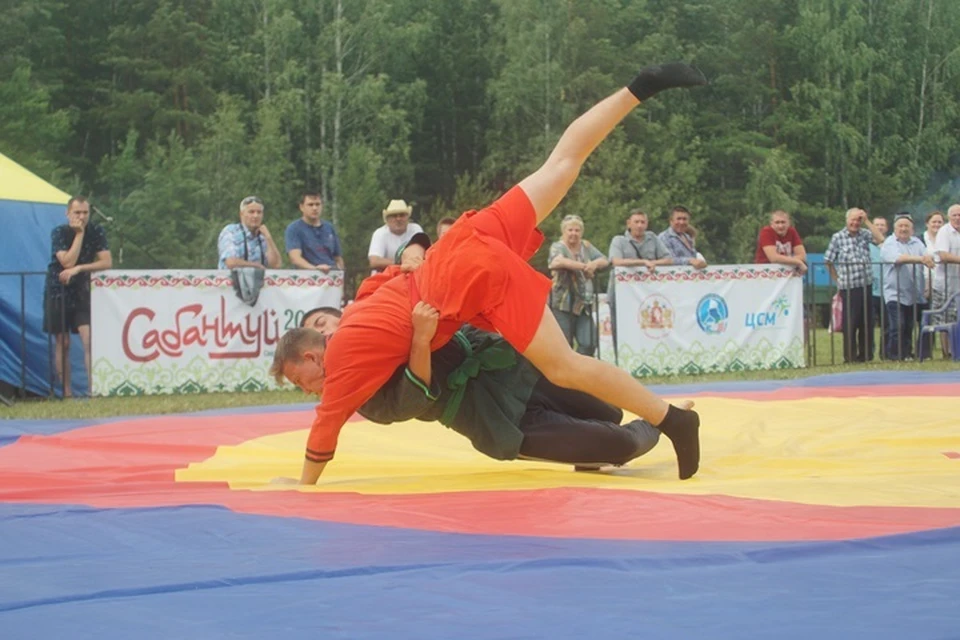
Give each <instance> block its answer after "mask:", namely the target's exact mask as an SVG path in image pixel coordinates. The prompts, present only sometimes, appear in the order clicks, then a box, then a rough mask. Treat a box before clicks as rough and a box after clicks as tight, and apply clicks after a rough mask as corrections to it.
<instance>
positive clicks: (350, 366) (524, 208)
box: [307, 187, 550, 462]
mask: <svg viewBox="0 0 960 640" xmlns="http://www.w3.org/2000/svg"><path fill="white" fill-rule="evenodd" d="M542 238H543V236H542V235H541V234H540V233H539V231H537V229H536V215H535V213H534V211H533V205H532V204H531V203H530V200H529V199H528V198H527V196H526V194H525V193H523V191H522V190H521V189H520V188H519V187H515V188H513V189H511V190H510V191H509V192H508V193H506V194H505V195H504V196H503V197H501V198H500V199H499V200H497V202H495V203H494V204H493V205H491V206H490V207H488V208H487V209H484V210H483V211H481V212H479V213H477V212H468V213H466V214H464V215H462V216H461V217H460V219H459V220H458V221H457V223H456V224H454V225H453V227H451V229H450V230H449V231H448V232H447V233H446V234H445V235H444V236H443V238H442V239H441V240H439V241H438V242H437V243H436V244H435V245H434V246H433V247H431V248H430V250H429V251H427V254H426V258H425V260H424V263H423V265H422V266H421V267H420V268H419V269H418V270H417V271H416V272H415V275H411V274H409V273H402V272H401V271H400V268H399V267H397V266H391V267H388V268H387V269H386V270H385V271H384V272H383V273H380V274H376V275H373V276H371V277H370V278H368V279H367V280H365V281H364V283H363V284H362V285H361V287H360V290H359V291H358V292H357V301H356V302H354V303H353V304H352V305H350V306H349V307H347V309H346V310H345V311H344V314H343V318H342V319H341V320H340V327H339V328H338V329H337V332H336V333H335V334H334V335H333V336H332V337H331V338H330V340H329V341H328V343H327V350H326V353H325V354H324V358H323V362H324V367H325V369H326V374H327V375H326V380H325V381H324V388H323V395H322V398H321V402H320V404H319V405H317V416H316V418H315V420H314V422H313V426H312V427H311V429H310V436H309V438H308V440H307V459H308V460H311V461H313V462H326V461H328V460H330V459H332V458H333V455H334V452H335V450H336V448H337V438H338V437H339V435H340V430H341V429H342V428H343V425H344V424H345V423H346V422H347V420H349V419H350V416H352V415H353V414H354V412H356V411H357V409H359V408H360V407H361V406H362V405H363V403H365V402H366V401H367V400H369V399H370V398H372V397H373V394H374V393H376V392H377V390H378V389H379V388H380V387H382V386H383V385H384V384H386V382H387V381H388V380H389V379H390V376H391V375H393V372H394V371H396V369H397V367H399V366H401V365H403V364H404V363H406V362H407V360H408V359H409V356H410V344H411V342H412V340H413V320H412V317H411V310H412V309H413V305H414V303H415V301H416V300H420V299H423V300H424V301H426V302H428V303H430V304H431V305H432V306H433V307H434V308H436V309H437V310H438V312H439V313H440V324H439V326H438V327H437V333H436V335H435V336H434V337H433V340H432V341H431V343H430V347H431V350H433V351H435V350H437V349H439V348H440V347H442V346H443V345H444V344H446V343H447V342H448V341H449V340H450V338H451V337H453V334H454V333H455V332H456V331H457V329H459V328H460V325H462V324H463V323H465V322H469V323H470V324H472V325H474V326H476V327H478V328H481V329H485V330H488V331H496V330H498V329H499V330H500V333H501V334H502V335H503V337H504V338H505V339H506V340H507V341H508V342H510V343H511V344H512V345H513V346H514V348H516V349H517V350H518V351H520V352H521V353H522V352H523V351H524V350H525V349H526V347H527V345H528V344H529V342H530V340H531V339H532V338H533V335H534V333H535V332H536V329H537V327H538V326H539V323H540V319H541V317H542V315H543V312H544V309H545V308H546V298H547V296H548V295H549V292H550V281H549V280H548V279H547V278H546V277H544V276H543V275H542V274H539V273H537V272H536V271H534V270H533V269H532V268H531V267H530V265H528V264H527V263H526V260H527V259H528V258H529V257H530V256H531V255H532V254H533V253H534V252H535V251H536V249H537V247H538V246H539V243H540V241H542Z"/></svg>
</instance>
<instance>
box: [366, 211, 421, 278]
mask: <svg viewBox="0 0 960 640" xmlns="http://www.w3.org/2000/svg"><path fill="white" fill-rule="evenodd" d="M412 213H413V207H411V206H409V205H407V203H406V201H404V200H391V201H390V204H388V205H387V208H386V209H384V210H383V223H384V224H383V226H382V227H380V228H379V229H377V230H376V231H374V232H373V237H372V238H370V250H369V251H367V256H368V257H369V259H370V267H371V268H373V269H376V270H378V271H379V270H380V269H384V268H386V267H389V266H390V265H392V264H393V257H394V256H395V255H396V253H397V249H399V248H400V246H401V245H403V244H406V243H407V242H409V241H410V238H412V237H413V235H414V234H415V233H422V232H423V228H422V227H421V226H420V225H418V224H417V223H416V222H410V214H412Z"/></svg>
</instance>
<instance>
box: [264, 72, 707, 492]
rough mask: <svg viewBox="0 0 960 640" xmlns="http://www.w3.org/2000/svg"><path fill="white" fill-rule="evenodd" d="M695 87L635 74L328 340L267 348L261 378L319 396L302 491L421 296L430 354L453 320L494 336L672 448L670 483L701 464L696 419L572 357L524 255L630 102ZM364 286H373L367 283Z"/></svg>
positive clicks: (408, 331)
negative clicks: (434, 316) (270, 357)
mask: <svg viewBox="0 0 960 640" xmlns="http://www.w3.org/2000/svg"><path fill="white" fill-rule="evenodd" d="M703 84H706V80H705V79H704V77H703V74H701V73H700V71H698V70H697V69H695V68H693V67H690V66H688V65H685V64H681V63H673V64H664V65H656V66H652V67H647V68H645V69H643V70H641V71H640V73H639V74H638V75H637V77H636V78H635V79H634V80H633V82H632V83H631V84H630V86H629V87H626V88H624V89H621V90H620V91H618V92H616V93H614V94H613V95H611V96H609V97H608V98H606V99H604V100H602V101H601V102H599V103H597V104H596V105H594V106H593V107H592V108H591V109H590V110H588V111H587V112H586V113H585V114H583V115H581V116H580V117H579V118H577V119H576V120H575V121H574V122H573V123H572V124H571V125H570V126H569V127H568V128H567V129H566V131H565V132H564V134H563V135H562V136H561V138H560V140H559V141H558V142H557V146H556V147H554V149H553V152H552V153H551V154H550V156H549V157H548V158H547V160H546V162H544V164H543V165H542V166H541V167H540V168H539V169H538V170H537V171H535V172H534V173H533V174H531V175H529V176H527V177H526V178H524V179H523V180H522V181H521V182H520V183H519V184H518V185H517V186H515V187H513V188H512V189H511V190H510V191H508V192H507V193H506V194H505V195H503V196H502V197H501V198H500V199H499V200H497V201H496V202H495V203H493V204H492V205H490V206H489V207H487V208H486V209H483V210H482V211H479V212H477V211H469V212H467V213H465V214H463V215H462V216H461V217H460V218H459V219H458V220H457V222H456V223H455V224H454V225H453V227H451V228H450V230H449V231H448V232H447V233H446V234H444V236H443V237H442V238H441V239H440V240H438V241H437V243H436V244H434V245H433V246H432V247H431V248H430V250H429V251H427V253H426V256H425V258H424V261H423V264H422V265H420V266H419V268H417V269H416V270H415V271H412V272H410V271H404V267H402V266H391V267H388V269H387V270H386V271H384V273H383V274H380V275H379V276H375V277H374V278H371V279H370V280H368V282H366V283H365V286H363V287H361V290H360V291H358V295H357V301H356V302H354V304H352V305H350V306H349V307H348V308H347V309H346V310H345V312H344V314H343V318H342V319H341V322H340V327H339V329H338V330H337V333H336V334H335V335H334V336H332V337H331V338H330V339H329V340H328V341H327V342H326V344H324V345H320V346H317V345H316V342H315V336H314V335H313V332H312V331H309V330H299V329H295V330H293V331H291V332H289V333H288V334H286V335H285V336H284V337H283V338H282V339H281V340H280V342H279V343H278V344H277V350H276V353H275V355H274V361H273V365H272V366H271V373H273V375H274V376H276V377H277V378H278V380H282V379H283V378H286V379H288V380H290V381H291V382H292V383H294V384H295V385H297V386H298V387H300V388H301V389H304V390H305V391H308V392H312V393H318V394H321V396H322V399H321V403H320V404H319V405H317V416H316V419H315V420H314V423H313V426H312V427H311V429H310V435H309V437H308V440H307V453H306V460H305V461H304V465H303V472H302V473H301V476H300V483H301V484H315V483H316V481H317V480H318V479H319V477H320V474H321V473H322V472H323V470H324V468H325V467H326V465H327V463H328V462H329V461H330V460H332V459H333V456H334V453H335V450H336V446H337V440H338V437H339V434H340V430H341V429H342V428H343V425H344V424H345V423H346V422H347V420H348V419H349V418H350V416H351V415H353V413H354V412H356V410H357V409H358V408H359V407H360V406H361V405H362V404H363V403H364V402H366V401H367V400H369V399H370V398H371V397H372V396H373V394H374V393H375V392H376V391H377V389H379V388H380V387H381V386H383V385H384V384H385V383H386V382H387V380H388V379H389V378H390V377H391V375H392V374H393V372H394V371H395V370H396V369H397V367H398V366H400V365H402V364H404V363H405V362H406V361H407V358H408V356H409V354H410V353H411V342H412V340H413V325H412V316H411V309H412V308H413V307H414V305H416V303H417V302H419V301H421V300H422V301H424V302H426V303H428V304H429V305H430V306H432V307H433V308H434V309H436V310H437V311H438V313H439V317H440V321H439V325H438V327H437V331H436V334H435V335H434V338H433V340H432V341H431V343H430V349H431V350H436V349H438V348H440V347H441V346H443V345H444V344H445V343H446V342H447V341H448V340H450V338H451V337H452V336H453V334H454V333H455V332H456V330H457V329H458V328H459V327H460V325H461V324H464V323H469V324H472V325H474V326H476V327H478V328H480V329H484V330H488V331H493V332H497V333H499V334H500V335H502V336H503V338H504V339H505V340H506V341H507V342H509V343H510V344H511V345H512V346H513V347H514V348H515V349H516V350H517V351H518V352H519V353H521V354H523V355H524V356H525V357H526V358H527V359H528V360H529V361H530V362H531V363H533V365H534V366H535V367H536V368H537V369H539V370H540V372H541V373H543V375H544V376H545V377H546V378H547V379H548V380H550V381H551V382H553V383H554V384H556V385H557V386H560V387H564V388H569V389H577V390H579V391H583V392H585V393H588V394H590V395H592V396H594V397H596V398H600V399H601V400H604V401H605V402H607V403H609V404H612V405H614V406H616V407H619V408H623V409H626V410H627V411H630V412H632V413H634V414H636V415H638V416H639V417H641V418H643V419H645V420H647V421H648V422H649V423H650V424H652V425H653V426H655V427H656V428H658V429H659V430H660V431H661V432H662V433H663V434H664V435H665V436H667V437H668V438H669V439H670V441H671V442H672V444H673V446H674V450H675V451H676V453H677V461H678V466H679V475H680V478H681V479H686V478H689V477H691V476H692V475H693V474H695V473H696V472H697V469H698V468H699V463H700V440H699V427H700V419H699V416H698V415H697V414H696V412H694V411H690V410H685V409H681V408H678V407H676V406H673V405H669V404H667V403H666V402H664V401H663V400H662V399H661V398H659V397H658V396H656V395H655V394H653V393H651V392H650V391H649V390H648V389H646V388H645V387H644V386H643V385H641V384H640V383H639V382H637V381H636V380H634V379H633V377H632V376H631V375H630V374H629V373H627V372H626V371H623V370H621V369H618V368H616V367H614V366H613V365H611V364H608V363H605V362H601V361H600V360H596V359H594V358H590V357H586V356H582V355H579V354H577V353H576V352H574V351H573V350H572V349H571V348H570V346H569V344H568V343H567V342H566V339H565V338H564V336H563V333H562V331H561V330H560V327H559V325H558V324H557V322H556V320H555V319H554V317H553V314H552V313H550V310H549V308H548V307H547V304H546V303H547V298H548V295H549V292H550V287H551V283H550V280H548V279H547V278H546V277H545V276H543V275H542V274H539V273H537V272H536V271H535V270H534V269H533V268H532V267H530V265H529V264H527V260H528V259H529V258H530V257H531V256H533V254H534V253H535V252H536V250H537V249H538V248H539V246H540V244H541V243H542V242H543V234H542V233H540V231H539V230H538V229H537V228H536V227H537V225H538V224H539V223H540V222H541V221H543V220H544V218H546V217H547V215H549V213H550V212H551V211H553V209H554V208H555V207H556V206H557V204H559V202H560V200H561V199H562V198H563V197H564V196H565V195H566V193H567V191H568V190H569V189H570V187H571V186H572V185H573V183H574V181H575V180H576V178H577V175H578V174H579V172H580V168H581V167H582V166H583V163H584V162H585V161H586V159H587V157H588V156H589V155H590V153H591V152H592V151H593V150H594V149H595V148H596V147H597V145H599V144H600V142H602V141H603V139H604V138H606V137H607V135H608V134H609V133H610V132H611V131H612V130H613V128H614V127H615V126H616V125H617V124H618V123H619V122H620V121H621V120H622V119H623V118H625V117H626V116H627V114H629V113H630V112H631V111H632V110H633V109H634V108H635V107H636V106H637V105H638V104H640V102H642V101H645V100H647V99H648V98H651V97H653V96H654V95H656V94H657V93H659V92H660V91H663V90H665V89H670V88H675V87H692V86H698V85H703ZM371 281H373V282H371Z"/></svg>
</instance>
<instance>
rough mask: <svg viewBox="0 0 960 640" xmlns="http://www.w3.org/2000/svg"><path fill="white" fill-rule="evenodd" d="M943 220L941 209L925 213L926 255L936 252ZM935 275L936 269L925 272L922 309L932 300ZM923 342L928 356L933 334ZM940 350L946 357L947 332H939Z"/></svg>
mask: <svg viewBox="0 0 960 640" xmlns="http://www.w3.org/2000/svg"><path fill="white" fill-rule="evenodd" d="M944 222H946V218H945V217H944V215H943V212H941V211H931V212H930V213H928V214H927V228H926V230H925V231H924V232H923V244H925V245H926V246H927V250H926V253H927V255H931V256H932V255H935V254H936V244H937V232H938V231H940V227H942V226H943V224H944ZM936 275H937V271H936V269H934V270H932V271H928V272H927V273H926V286H925V288H924V295H925V296H926V298H927V303H926V304H925V305H922V307H923V308H924V309H929V308H930V301H931V300H933V287H935V286H937V285H938V284H940V283H938V282H936ZM941 286H942V285H941ZM923 342H924V344H921V345H920V348H921V349H923V350H924V351H925V352H926V353H925V354H924V357H928V356H930V355H931V353H932V351H933V336H926V337H924V339H923ZM940 351H941V353H942V354H943V357H944V358H946V357H948V355H949V347H948V346H947V334H945V333H941V334H940Z"/></svg>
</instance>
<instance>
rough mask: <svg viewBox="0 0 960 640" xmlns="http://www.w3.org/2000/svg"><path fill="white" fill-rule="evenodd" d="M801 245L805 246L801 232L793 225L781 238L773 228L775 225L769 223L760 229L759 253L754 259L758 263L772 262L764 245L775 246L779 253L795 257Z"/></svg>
mask: <svg viewBox="0 0 960 640" xmlns="http://www.w3.org/2000/svg"><path fill="white" fill-rule="evenodd" d="M800 246H803V240H801V239H800V234H799V233H797V230H796V229H794V228H793V227H790V228H788V229H787V233H786V235H784V236H783V237H782V238H781V237H780V236H778V235H777V232H776V231H774V230H773V227H771V226H769V225H767V226H766V227H764V228H763V229H760V237H759V238H757V254H756V255H755V256H754V258H753V261H754V262H755V263H757V264H770V260H768V259H767V254H766V253H765V252H764V250H763V248H764V247H775V248H776V250H777V253H778V254H780V255H781V256H791V257H793V255H794V252H795V251H796V249H797V247H800Z"/></svg>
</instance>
